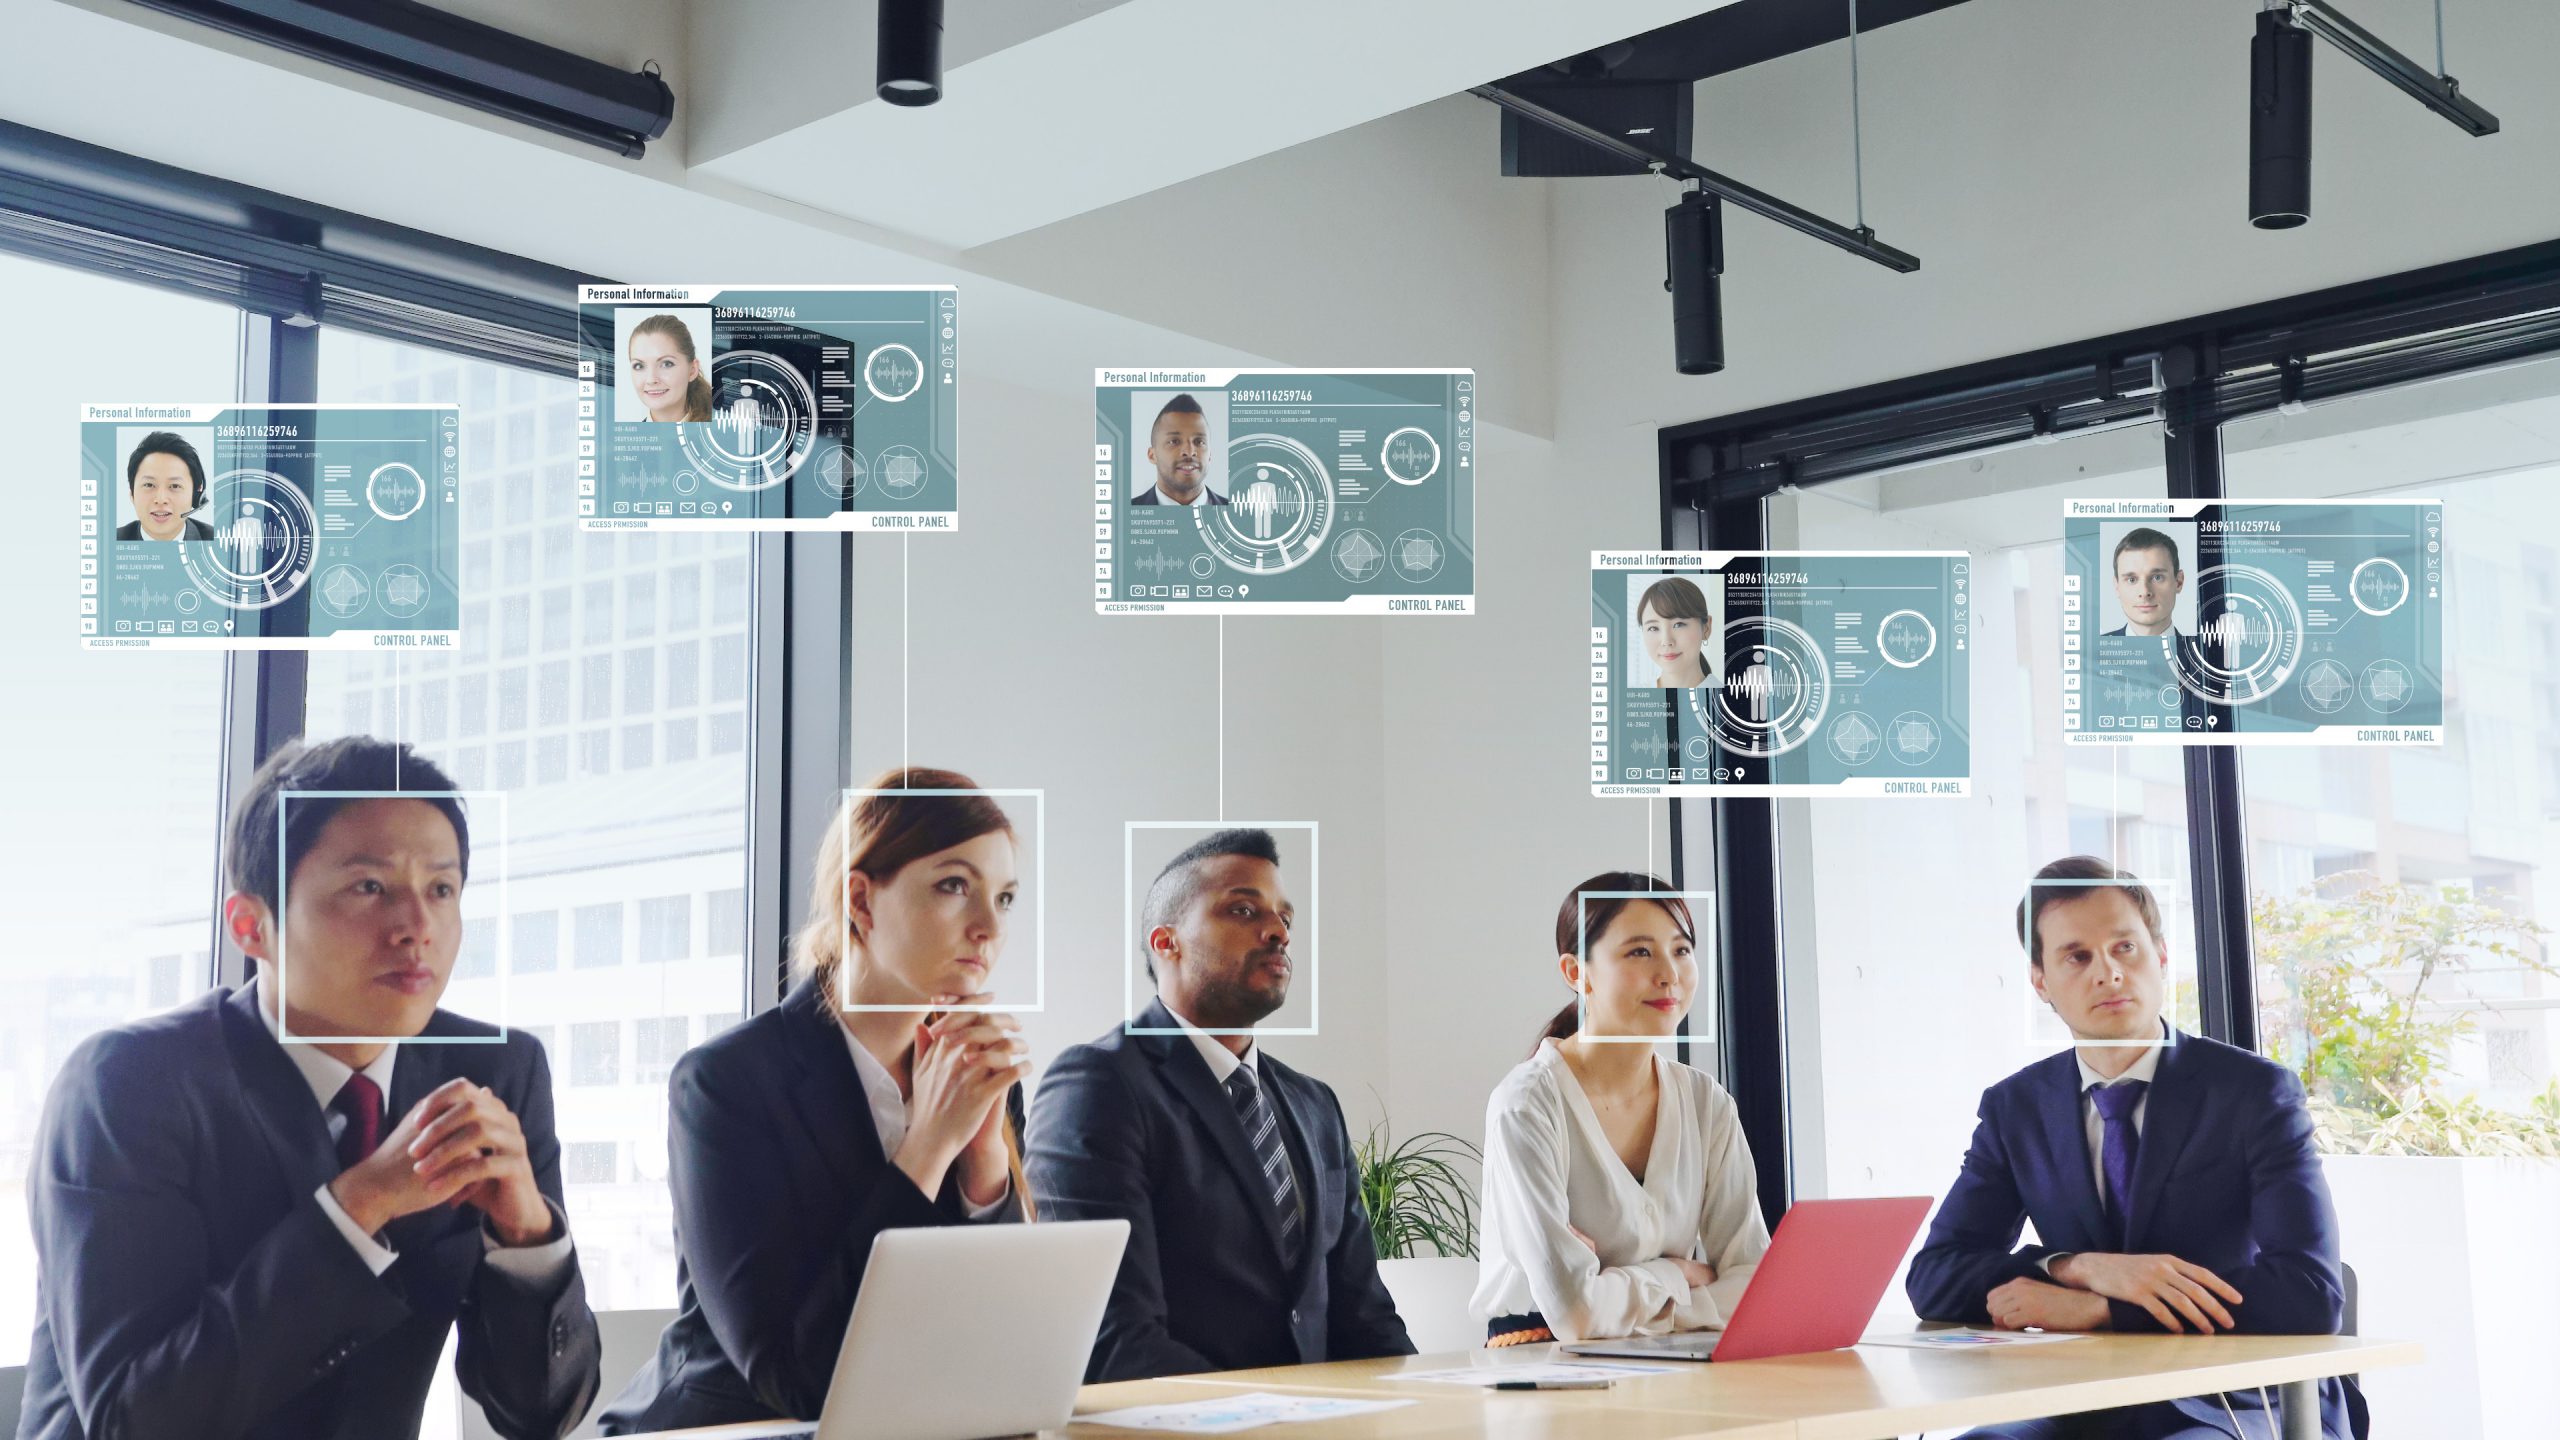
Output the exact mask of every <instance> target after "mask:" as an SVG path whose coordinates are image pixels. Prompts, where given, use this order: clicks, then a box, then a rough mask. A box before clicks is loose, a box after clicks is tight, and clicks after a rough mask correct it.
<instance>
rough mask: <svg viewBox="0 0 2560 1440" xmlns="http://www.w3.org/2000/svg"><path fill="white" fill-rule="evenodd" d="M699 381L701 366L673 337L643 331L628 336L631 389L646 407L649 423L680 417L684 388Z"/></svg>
mask: <svg viewBox="0 0 2560 1440" xmlns="http://www.w3.org/2000/svg"><path fill="white" fill-rule="evenodd" d="M701 378H702V366H701V365H699V364H697V363H695V362H694V361H693V360H692V359H691V358H690V357H688V356H687V355H686V354H685V353H684V350H683V348H682V347H680V346H678V345H677V344H676V337H674V336H672V335H662V334H659V333H657V332H656V331H645V332H642V333H639V334H635V335H633V336H632V337H631V389H632V393H634V394H636V395H638V396H639V397H640V403H641V404H643V405H646V406H648V407H649V418H650V419H652V420H672V419H678V418H681V417H682V416H683V414H684V395H685V390H686V388H687V387H689V386H690V385H692V384H693V382H694V381H696V380H699V379H701Z"/></svg>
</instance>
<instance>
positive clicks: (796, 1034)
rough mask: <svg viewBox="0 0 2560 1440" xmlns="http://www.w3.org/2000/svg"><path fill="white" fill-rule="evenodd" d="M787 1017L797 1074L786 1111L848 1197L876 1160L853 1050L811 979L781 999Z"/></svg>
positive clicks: (876, 1134)
mask: <svg viewBox="0 0 2560 1440" xmlns="http://www.w3.org/2000/svg"><path fill="white" fill-rule="evenodd" d="M782 1005H783V1009H784V1011H785V1012H786V1013H787V1014H788V1016H789V1017H790V1019H791V1022H792V1023H791V1024H790V1025H789V1026H788V1027H786V1029H785V1032H784V1033H786V1034H788V1035H789V1036H790V1037H791V1053H792V1057H793V1059H794V1061H795V1062H796V1063H797V1065H798V1067H799V1071H800V1075H799V1080H798V1082H797V1083H796V1084H794V1085H793V1086H792V1088H791V1104H792V1108H793V1109H794V1110H796V1111H798V1112H799V1115H800V1123H801V1124H803V1125H805V1126H807V1127H808V1129H809V1138H810V1140H811V1141H812V1142H813V1143H814V1144H815V1145H816V1147H817V1150H818V1153H819V1154H820V1155H822V1156H824V1157H826V1165H827V1173H828V1174H829V1175H830V1176H832V1177H833V1178H834V1180H835V1182H836V1183H837V1184H838V1185H839V1186H841V1187H843V1189H844V1190H845V1192H846V1193H852V1192H854V1191H855V1190H856V1188H857V1187H859V1186H862V1185H865V1184H867V1183H869V1181H870V1179H871V1177H872V1173H873V1171H875V1170H876V1169H877V1168H878V1164H879V1163H880V1162H881V1151H880V1127H879V1126H877V1125H874V1124H873V1123H871V1102H870V1100H869V1099H868V1098H866V1097H865V1095H864V1094H863V1089H862V1076H861V1074H860V1073H859V1072H857V1071H856V1070H855V1069H854V1068H853V1052H852V1051H850V1050H847V1049H846V1048H845V1045H846V1042H847V1040H848V1039H849V1038H850V1037H849V1036H847V1035H846V1033H845V1029H844V1025H843V1023H842V1022H840V1021H838V1020H837V1019H836V1017H835V1011H834V1007H833V1006H831V1005H830V1004H829V1003H828V998H827V997H826V996H825V995H822V994H820V993H819V988H818V984H817V982H816V981H814V980H803V981H801V982H800V983H799V984H798V985H796V986H794V987H792V990H791V993H790V994H789V995H788V996H786V997H784V999H783V1002H782Z"/></svg>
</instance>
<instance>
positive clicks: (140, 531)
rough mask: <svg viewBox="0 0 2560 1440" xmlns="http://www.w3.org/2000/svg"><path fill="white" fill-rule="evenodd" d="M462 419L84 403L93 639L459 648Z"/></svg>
mask: <svg viewBox="0 0 2560 1440" xmlns="http://www.w3.org/2000/svg"><path fill="white" fill-rule="evenodd" d="M460 426H461V412H460V410H458V409H457V408H456V407H454V406H451V405H231V404H203V405H184V404H182V405H141V404H130V405H85V406H82V407H81V413H80V556H79V560H80V573H79V586H80V591H79V600H80V643H81V644H82V645H83V646H84V647H86V648H88V649H92V650H114V649H143V648H157V649H175V650H367V649H378V648H389V647H417V648H421V649H428V648H433V649H450V648H451V647H453V646H455V645H456V644H458V643H460V639H461V624H462V620H461V616H462V597H461V567H460V563H459V555H460V545H461V533H462V524H461V520H460V510H461V505H460V501H459V499H458V497H459V494H460V467H459V462H458V461H457V460H456V458H455V456H456V454H457V452H458V449H459V440H460V435H461V430H460ZM163 536H165V537H167V538H162V537H163Z"/></svg>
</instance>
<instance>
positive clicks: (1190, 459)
mask: <svg viewBox="0 0 2560 1440" xmlns="http://www.w3.org/2000/svg"><path fill="white" fill-rule="evenodd" d="M1147 458H1148V459H1149V460H1151V461H1153V462H1154V463H1155V467H1156V489H1157V490H1158V491H1159V492H1161V493H1163V494H1166V495H1170V496H1172V497H1174V498H1175V499H1178V500H1183V501H1188V500H1190V498H1191V497H1192V496H1194V495H1197V494H1198V493H1200V485H1201V482H1202V481H1204V480H1206V479H1207V478H1208V475H1209V419H1208V417H1207V416H1205V415H1189V414H1185V413H1183V412H1181V411H1178V410H1171V411H1167V412H1165V413H1164V414H1162V415H1159V416H1157V417H1156V429H1155V434H1154V435H1152V436H1150V437H1148V442H1147Z"/></svg>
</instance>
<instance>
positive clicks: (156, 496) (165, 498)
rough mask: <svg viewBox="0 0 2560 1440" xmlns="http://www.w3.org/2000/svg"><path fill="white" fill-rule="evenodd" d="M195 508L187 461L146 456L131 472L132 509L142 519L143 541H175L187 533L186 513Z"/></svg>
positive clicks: (172, 457) (194, 486)
mask: <svg viewBox="0 0 2560 1440" xmlns="http://www.w3.org/2000/svg"><path fill="white" fill-rule="evenodd" d="M195 508H196V480H195V476H194V475H193V474H191V473H189V472H188V470H187V462H186V461H184V460H181V459H179V458H178V457H177V456H175V455H170V454H167V453H158V454H151V455H145V456H143V457H142V463H141V464H140V465H139V466H137V467H135V469H134V472H133V509H134V513H135V514H136V515H138V516H140V517H141V520H142V535H143V538H144V539H146V540H175V539H177V538H178V537H179V536H181V535H183V534H185V533H186V530H187V512H189V511H191V510H193V509H195Z"/></svg>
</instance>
